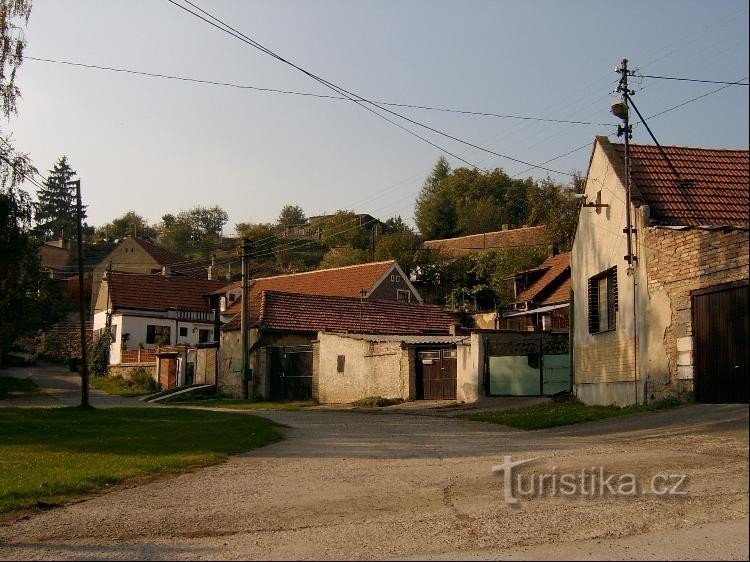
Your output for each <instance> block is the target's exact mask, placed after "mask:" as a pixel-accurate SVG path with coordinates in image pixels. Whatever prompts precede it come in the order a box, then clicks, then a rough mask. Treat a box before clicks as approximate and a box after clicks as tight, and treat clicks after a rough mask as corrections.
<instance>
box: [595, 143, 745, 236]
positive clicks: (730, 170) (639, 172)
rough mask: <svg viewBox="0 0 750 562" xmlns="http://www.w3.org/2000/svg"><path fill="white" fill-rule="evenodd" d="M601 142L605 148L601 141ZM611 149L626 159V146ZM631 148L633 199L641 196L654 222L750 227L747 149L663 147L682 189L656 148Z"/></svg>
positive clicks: (614, 146)
mask: <svg viewBox="0 0 750 562" xmlns="http://www.w3.org/2000/svg"><path fill="white" fill-rule="evenodd" d="M599 142H601V143H602V144H605V143H604V141H603V140H602V139H601V138H599ZM606 143H609V141H606ZM611 146H612V149H613V150H614V154H615V155H616V156H617V158H619V159H620V160H621V161H624V158H625V146H624V145H623V144H611ZM630 147H631V155H632V160H631V161H632V167H631V178H632V181H633V187H634V189H635V191H634V198H638V196H639V195H640V198H641V199H642V200H643V201H644V202H645V203H647V204H648V205H649V207H650V212H651V219H652V220H653V221H654V222H655V223H657V224H663V225H667V226H733V227H738V228H748V226H749V224H748V223H750V211H749V209H750V153H749V152H748V151H747V150H715V149H707V148H687V147H681V146H663V147H662V148H663V149H664V152H665V153H666V155H667V157H668V158H669V160H670V161H671V162H672V165H673V166H674V167H675V169H676V170H677V172H678V173H679V176H680V179H681V180H683V182H684V185H680V184H678V181H677V180H678V178H677V177H675V174H674V172H673V171H672V168H671V167H670V166H669V163H668V162H667V161H666V159H665V158H664V156H663V155H662V153H661V151H660V150H659V148H658V147H656V146H649V145H639V144H631V145H630ZM605 150H606V146H605Z"/></svg>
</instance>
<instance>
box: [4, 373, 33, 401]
mask: <svg viewBox="0 0 750 562" xmlns="http://www.w3.org/2000/svg"><path fill="white" fill-rule="evenodd" d="M41 393H42V391H41V390H40V389H39V387H38V386H37V385H36V384H35V383H34V381H32V380H31V379H17V378H15V377H0V400H8V399H13V398H26V397H28V396H37V395H39V394H41Z"/></svg>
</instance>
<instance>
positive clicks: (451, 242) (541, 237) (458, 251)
mask: <svg viewBox="0 0 750 562" xmlns="http://www.w3.org/2000/svg"><path fill="white" fill-rule="evenodd" d="M547 243H548V241H547V235H546V231H545V228H544V226H527V227H524V228H512V229H510V230H498V231H496V232H487V233H485V234H471V235H469V236H459V237H458V238H444V239H442V240H427V241H425V243H424V244H423V246H424V247H425V248H427V249H431V250H439V252H440V254H442V255H444V256H447V257H456V258H457V257H460V256H464V255H466V254H471V253H474V252H481V251H482V250H489V249H492V248H518V247H526V246H544V245H546V244H547Z"/></svg>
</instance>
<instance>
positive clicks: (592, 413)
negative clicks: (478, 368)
mask: <svg viewBox="0 0 750 562" xmlns="http://www.w3.org/2000/svg"><path fill="white" fill-rule="evenodd" d="M679 404H680V402H679V401H677V400H662V401H660V402H652V403H650V404H640V405H638V406H626V407H624V408H620V407H619V406H587V405H585V404H581V403H580V402H576V401H570V402H560V403H551V404H539V405H537V406H530V407H528V408H518V409H513V410H502V411H498V412H480V413H476V414H466V415H464V416H461V417H462V418H464V419H468V420H471V421H482V422H489V423H496V424H500V425H507V426H510V427H517V428H519V429H544V428H547V427H557V426H561V425H572V424H576V423H583V422H588V421H595V420H601V419H605V418H612V417H618V416H627V415H630V414H637V413H639V412H650V411H654V410H662V409H664V408H672V407H675V406H677V405H679Z"/></svg>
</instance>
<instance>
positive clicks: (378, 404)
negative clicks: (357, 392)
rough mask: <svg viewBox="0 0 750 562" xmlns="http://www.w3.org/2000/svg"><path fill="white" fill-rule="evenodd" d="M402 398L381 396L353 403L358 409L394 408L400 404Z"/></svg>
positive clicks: (369, 397)
mask: <svg viewBox="0 0 750 562" xmlns="http://www.w3.org/2000/svg"><path fill="white" fill-rule="evenodd" d="M403 401H404V400H403V398H383V397H382V396H368V397H367V398H362V399H361V400H357V401H356V402H354V405H355V406H357V407H359V408H383V407H385V406H394V405H395V404H401V403H402V402H403Z"/></svg>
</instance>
